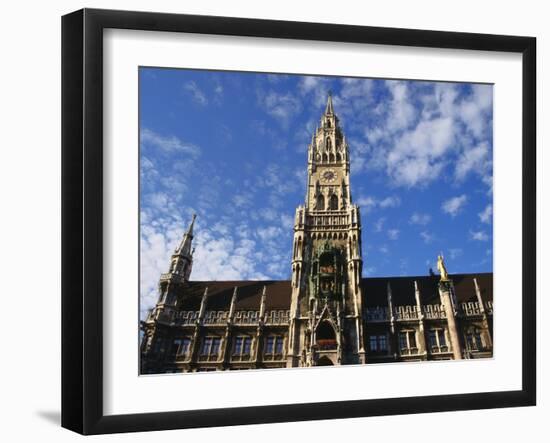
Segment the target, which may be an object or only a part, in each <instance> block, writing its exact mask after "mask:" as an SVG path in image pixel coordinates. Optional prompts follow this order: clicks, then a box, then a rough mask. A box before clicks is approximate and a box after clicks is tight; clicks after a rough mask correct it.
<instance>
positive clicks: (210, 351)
mask: <svg viewBox="0 0 550 443" xmlns="http://www.w3.org/2000/svg"><path fill="white" fill-rule="evenodd" d="M220 343H221V339H220V338H219V337H205V338H204V339H203V341H202V346H201V350H200V357H201V358H202V359H203V360H204V359H208V360H216V359H217V357H218V354H219V352H220Z"/></svg>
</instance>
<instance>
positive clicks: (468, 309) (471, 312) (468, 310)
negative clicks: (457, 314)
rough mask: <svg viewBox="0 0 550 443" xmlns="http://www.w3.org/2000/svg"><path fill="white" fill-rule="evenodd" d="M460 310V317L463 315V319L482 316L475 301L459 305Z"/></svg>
mask: <svg viewBox="0 0 550 443" xmlns="http://www.w3.org/2000/svg"><path fill="white" fill-rule="evenodd" d="M460 309H461V312H462V315H464V316H465V317H473V316H478V315H482V314H483V312H482V311H481V308H480V306H479V303H478V302H477V301H469V302H466V303H461V304H460Z"/></svg>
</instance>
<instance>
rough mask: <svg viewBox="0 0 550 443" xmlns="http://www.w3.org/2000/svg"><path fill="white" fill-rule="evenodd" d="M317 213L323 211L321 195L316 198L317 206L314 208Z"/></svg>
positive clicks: (323, 198) (323, 202) (323, 205)
mask: <svg viewBox="0 0 550 443" xmlns="http://www.w3.org/2000/svg"><path fill="white" fill-rule="evenodd" d="M315 209H317V210H318V211H324V209H325V197H323V194H319V195H318V196H317V206H316V208H315Z"/></svg>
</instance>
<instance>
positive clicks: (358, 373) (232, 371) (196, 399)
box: [62, 9, 536, 434]
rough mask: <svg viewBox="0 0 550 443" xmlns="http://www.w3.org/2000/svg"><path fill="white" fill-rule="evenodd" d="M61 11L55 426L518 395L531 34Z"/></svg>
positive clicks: (526, 245) (528, 236) (185, 421)
mask: <svg viewBox="0 0 550 443" xmlns="http://www.w3.org/2000/svg"><path fill="white" fill-rule="evenodd" d="M62 24H63V29H62V31H63V32H62V55H63V69H62V75H63V79H62V83H63V96H62V102H63V103H62V104H63V116H62V117H63V128H62V134H63V146H62V151H63V155H62V159H63V165H62V171H63V214H62V219H63V227H62V231H63V247H62V250H63V276H62V278H63V303H62V306H63V312H62V321H63V325H62V326H63V328H62V329H63V331H62V332H63V337H62V340H63V341H62V343H63V346H62V358H63V362H62V370H63V374H62V379H63V383H62V401H63V403H62V425H63V426H64V427H66V428H69V429H72V430H74V431H77V432H80V433H83V434H99V433H114V432H129V431H145V430H160V429H176V428H190V427H201V426H225V425H236V424H251V423H268V422H282V421H297V420H313V419H328V418H345V417H358V416H373V415H388V414H409V413H422V412H433V411H452V410H464V409H481V408H497V407H512V406H528V405H534V404H535V386H536V374H535V295H536V291H535V265H534V264H535V256H536V250H535V244H536V242H535V240H536V238H535V235H536V234H535V232H536V230H535V227H536V226H535V223H536V222H535V220H536V217H535V201H536V198H535V193H536V189H535V165H536V163H535V161H536V159H535V130H536V126H535V109H536V106H535V48H536V42H535V39H534V38H529V37H513V36H496V35H483V34H462V33H451V32H435V31H420V30H409V29H388V28H374V27H362V26H361V27H359V26H348V25H336V24H318V23H298V22H279V21H269V20H255V19H254V20H253V19H242V18H228V17H207V16H189V15H174V14H157V13H147V12H124V11H107V10H89V9H85V10H81V11H77V12H74V13H72V14H69V15H67V16H64V17H63V22H62Z"/></svg>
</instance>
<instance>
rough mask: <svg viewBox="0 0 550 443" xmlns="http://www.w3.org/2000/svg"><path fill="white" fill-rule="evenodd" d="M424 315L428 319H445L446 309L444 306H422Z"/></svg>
mask: <svg viewBox="0 0 550 443" xmlns="http://www.w3.org/2000/svg"><path fill="white" fill-rule="evenodd" d="M422 313H423V314H424V317H425V318H427V319H437V318H445V317H446V315H445V309H443V305H424V306H422Z"/></svg>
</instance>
